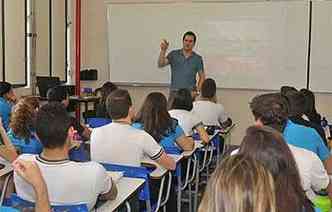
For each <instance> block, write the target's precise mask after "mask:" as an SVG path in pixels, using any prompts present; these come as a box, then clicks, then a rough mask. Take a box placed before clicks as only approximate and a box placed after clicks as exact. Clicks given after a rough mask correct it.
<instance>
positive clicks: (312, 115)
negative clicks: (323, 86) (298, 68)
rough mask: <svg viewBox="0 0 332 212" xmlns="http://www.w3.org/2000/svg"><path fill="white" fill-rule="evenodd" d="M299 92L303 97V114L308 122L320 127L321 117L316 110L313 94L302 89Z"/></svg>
mask: <svg viewBox="0 0 332 212" xmlns="http://www.w3.org/2000/svg"><path fill="white" fill-rule="evenodd" d="M300 92H301V93H302V94H303V95H304V98H305V102H306V103H305V106H304V111H305V112H304V114H305V115H306V116H307V117H308V118H309V120H310V121H312V122H315V123H317V124H318V125H320V120H321V115H320V114H319V113H318V112H317V110H316V104H315V95H314V93H313V92H312V91H310V90H308V89H304V88H303V89H301V90H300Z"/></svg>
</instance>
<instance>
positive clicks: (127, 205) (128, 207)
mask: <svg viewBox="0 0 332 212" xmlns="http://www.w3.org/2000/svg"><path fill="white" fill-rule="evenodd" d="M126 208H127V212H131V208H130V204H129V202H128V201H126Z"/></svg>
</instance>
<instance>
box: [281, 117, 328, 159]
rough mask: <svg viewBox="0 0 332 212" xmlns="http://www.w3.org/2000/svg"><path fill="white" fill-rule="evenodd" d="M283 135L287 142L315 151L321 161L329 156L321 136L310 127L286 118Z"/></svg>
mask: <svg viewBox="0 0 332 212" xmlns="http://www.w3.org/2000/svg"><path fill="white" fill-rule="evenodd" d="M283 135H284V138H285V140H286V142H287V143H289V144H292V145H294V146H297V147H300V148H304V149H307V150H309V151H312V152H314V153H316V154H317V156H318V157H319V158H320V159H321V160H322V161H324V160H326V159H328V158H329V157H330V152H329V150H328V148H327V147H326V146H325V145H324V142H323V140H322V138H321V137H320V136H319V134H318V133H317V132H316V131H315V130H314V129H312V128H309V127H305V126H303V125H299V124H295V123H294V122H292V121H291V120H288V121H287V125H286V127H285V129H284V132H283Z"/></svg>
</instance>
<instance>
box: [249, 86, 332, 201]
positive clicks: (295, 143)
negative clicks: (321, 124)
mask: <svg viewBox="0 0 332 212" xmlns="http://www.w3.org/2000/svg"><path fill="white" fill-rule="evenodd" d="M250 108H251V111H252V113H253V115H254V118H255V120H256V122H257V124H259V125H267V126H270V127H272V128H274V129H276V130H278V131H279V132H280V133H283V137H284V139H285V141H286V142H287V143H288V146H289V148H290V150H291V151H292V153H293V156H294V158H295V160H296V162H297V166H298V168H299V172H300V175H301V178H302V182H303V187H304V189H305V190H306V191H309V194H308V198H310V199H311V200H312V199H313V195H312V191H310V190H311V189H314V190H315V191H319V190H320V189H325V188H326V182H327V181H328V177H327V175H326V173H325V172H324V170H323V168H322V164H321V163H320V161H319V160H318V158H317V157H319V158H320V160H321V161H322V162H323V164H324V165H325V169H326V171H327V173H331V171H332V169H331V165H330V164H331V160H332V159H331V156H330V153H329V151H328V150H327V149H326V146H325V145H324V144H323V142H322V141H321V138H320V136H319V135H318V134H317V133H316V131H315V130H314V129H312V128H308V127H304V126H302V125H297V124H295V123H293V122H291V121H290V120H288V106H287V102H286V101H285V99H283V98H282V96H281V95H280V94H279V93H270V94H263V95H259V96H256V97H255V98H253V100H252V101H251V103H250ZM310 153H314V154H315V155H313V154H310ZM331 189H332V186H331V184H329V185H328V191H329V196H330V198H331V197H332V193H331V191H332V190H331Z"/></svg>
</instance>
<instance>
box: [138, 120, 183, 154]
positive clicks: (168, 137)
mask: <svg viewBox="0 0 332 212" xmlns="http://www.w3.org/2000/svg"><path fill="white" fill-rule="evenodd" d="M175 121H176V120H175ZM132 126H133V127H135V128H136V129H141V130H143V129H144V127H143V124H142V123H139V122H135V123H133V125H132ZM181 136H185V134H184V132H183V129H182V128H181V127H180V125H179V124H178V123H177V121H176V126H175V129H174V131H168V132H167V133H166V134H165V135H164V136H163V137H162V139H161V141H160V142H159V144H160V145H161V146H162V147H163V148H164V149H165V150H166V152H167V149H172V150H177V152H176V153H177V154H180V153H181V152H182V149H181V148H180V147H179V146H178V145H177V144H176V139H178V138H180V137H181ZM157 142H158V141H157Z"/></svg>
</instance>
